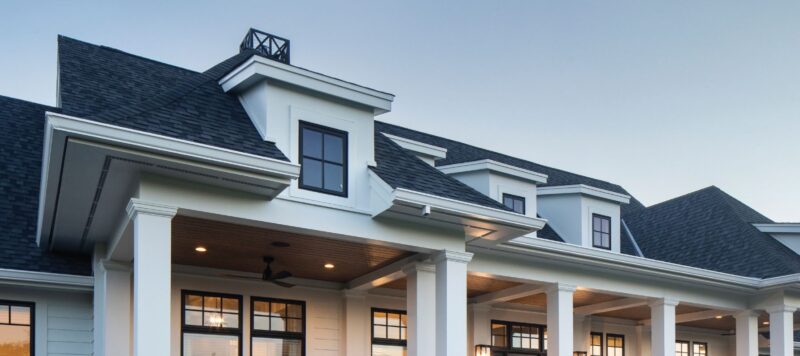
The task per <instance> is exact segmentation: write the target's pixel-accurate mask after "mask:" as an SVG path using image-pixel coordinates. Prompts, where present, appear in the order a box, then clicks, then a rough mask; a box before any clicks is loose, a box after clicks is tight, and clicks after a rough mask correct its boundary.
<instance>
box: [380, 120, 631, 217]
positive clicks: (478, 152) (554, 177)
mask: <svg viewBox="0 0 800 356" xmlns="http://www.w3.org/2000/svg"><path fill="white" fill-rule="evenodd" d="M375 129H376V131H379V132H385V133H388V134H391V135H395V136H399V137H404V138H407V139H410V140H414V141H419V142H423V143H427V144H429V145H434V146H438V147H442V148H446V149H447V157H446V158H444V159H441V160H437V161H436V166H445V165H450V164H456V163H464V162H473V161H479V160H483V159H490V160H493V161H497V162H501V163H505V164H508V165H512V166H514V167H518V168H522V169H527V170H529V171H533V172H537V173H542V174H546V175H547V183H546V184H541V185H540V186H545V187H546V186H558V185H575V184H585V185H589V186H592V187H596V188H600V189H605V190H609V191H612V192H616V193H621V194H626V195H629V196H630V195H631V194H630V193H628V192H627V191H626V190H625V189H624V188H622V187H621V186H619V185H617V184H613V183H609V182H606V181H602V180H599V179H594V178H590V177H586V176H582V175H579V174H575V173H570V172H567V171H563V170H560V169H556V168H552V167H548V166H544V165H541V164H538V163H534V162H530V161H526V160H524V159H520V158H516V157H512V156H509V155H504V154H502V153H498V152H494V151H490V150H486V149H483V148H479V147H475V146H473V145H469V144H466V143H463V142H458V141H454V140H450V139H447V138H444V137H439V136H435V135H431V134H428V133H424V132H420V131H415V130H411V129H407V128H405V127H401V126H397V125H392V124H388V123H385V122H380V121H376V122H375ZM643 207H644V206H643V205H642V204H641V203H640V202H639V201H638V200H636V199H635V198H633V196H631V202H630V204H627V205H625V204H623V205H622V210H623V212H627V211H633V210H636V209H640V208H643Z"/></svg>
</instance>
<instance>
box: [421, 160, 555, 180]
mask: <svg viewBox="0 0 800 356" xmlns="http://www.w3.org/2000/svg"><path fill="white" fill-rule="evenodd" d="M436 168H438V169H439V170H440V171H442V173H445V174H458V173H467V172H476V171H485V170H488V171H491V172H496V173H502V174H505V175H509V176H512V177H516V178H519V179H522V180H525V181H529V182H533V183H534V184H544V183H547V175H546V174H542V173H537V172H533V171H529V170H527V169H522V168H519V167H515V166H512V165H510V164H505V163H501V162H497V161H494V160H491V159H482V160H478V161H472V162H464V163H456V164H448V165H446V166H440V167H436Z"/></svg>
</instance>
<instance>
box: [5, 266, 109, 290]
mask: <svg viewBox="0 0 800 356" xmlns="http://www.w3.org/2000/svg"><path fill="white" fill-rule="evenodd" d="M0 284H10V285H17V286H27V287H39V288H48V289H60V290H83V291H91V290H92V288H93V287H94V277H92V276H78V275H72V274H61V273H50V272H38V271H24V270H15V269H5V268H0Z"/></svg>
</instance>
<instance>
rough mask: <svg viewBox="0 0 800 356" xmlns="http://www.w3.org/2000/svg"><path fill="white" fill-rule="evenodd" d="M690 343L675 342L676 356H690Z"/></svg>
mask: <svg viewBox="0 0 800 356" xmlns="http://www.w3.org/2000/svg"><path fill="white" fill-rule="evenodd" d="M690 347H691V346H690V343H689V342H688V341H682V340H677V341H675V356H689V355H691V353H690V352H689V348H690Z"/></svg>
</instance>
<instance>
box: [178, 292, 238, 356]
mask: <svg viewBox="0 0 800 356" xmlns="http://www.w3.org/2000/svg"><path fill="white" fill-rule="evenodd" d="M181 350H182V352H181V353H182V354H183V355H186V356H193V355H201V354H202V355H211V354H215V355H218V356H234V355H239V356H241V354H242V296H240V295H233V294H222V293H210V292H199V291H187V290H183V291H181Z"/></svg>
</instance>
